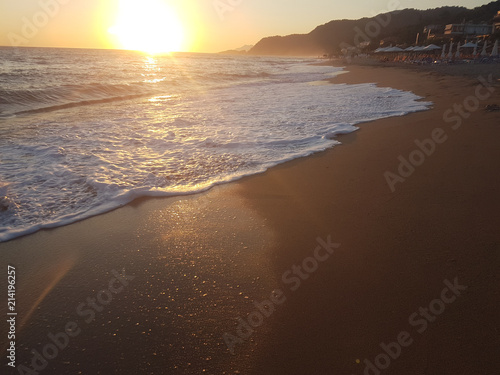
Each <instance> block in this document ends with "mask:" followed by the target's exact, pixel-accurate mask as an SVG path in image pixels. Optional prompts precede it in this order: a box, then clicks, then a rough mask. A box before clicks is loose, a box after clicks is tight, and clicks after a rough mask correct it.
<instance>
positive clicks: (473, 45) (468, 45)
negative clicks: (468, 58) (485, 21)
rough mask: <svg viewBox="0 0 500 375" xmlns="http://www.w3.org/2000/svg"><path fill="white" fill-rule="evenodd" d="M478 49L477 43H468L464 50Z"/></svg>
mask: <svg viewBox="0 0 500 375" xmlns="http://www.w3.org/2000/svg"><path fill="white" fill-rule="evenodd" d="M476 47H477V44H475V43H472V42H468V43H465V44H464V45H463V46H462V48H476Z"/></svg>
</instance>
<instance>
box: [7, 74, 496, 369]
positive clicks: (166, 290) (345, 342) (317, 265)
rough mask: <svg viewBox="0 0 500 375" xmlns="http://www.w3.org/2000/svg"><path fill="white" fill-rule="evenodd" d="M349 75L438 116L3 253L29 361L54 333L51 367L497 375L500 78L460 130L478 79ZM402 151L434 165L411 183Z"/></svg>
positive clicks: (365, 130)
mask: <svg viewBox="0 0 500 375" xmlns="http://www.w3.org/2000/svg"><path fill="white" fill-rule="evenodd" d="M348 69H349V70H350V73H349V74H343V75H341V76H339V77H337V78H335V79H334V82H335V83H362V82H376V83H378V84H379V85H380V86H387V87H394V88H397V89H404V90H410V91H413V92H415V93H416V94H417V95H420V96H422V97H423V98H424V100H426V101H432V102H434V106H433V109H432V110H429V111H426V112H420V113H415V114H411V115H408V116H404V117H397V118H390V119H384V120H379V121H375V122H371V123H366V124H363V125H361V126H360V127H361V130H360V131H358V132H356V133H352V134H349V135H344V136H342V137H340V138H339V140H340V141H341V142H342V145H341V146H338V147H334V148H333V149H330V150H327V151H325V152H323V153H319V154H316V155H313V156H311V157H308V158H303V159H300V160H295V161H292V162H289V163H286V164H283V165H281V166H278V167H275V168H272V169H271V170H269V171H268V172H266V173H264V174H261V175H257V176H252V177H248V178H245V179H243V180H241V181H239V182H236V183H232V184H228V185H224V186H220V187H217V188H215V189H212V190H211V191H209V192H207V193H205V194H200V195H196V196H192V197H179V198H171V199H147V200H140V201H137V202H135V203H134V204H132V205H128V206H126V207H124V208H121V209H119V210H116V211H113V212H111V213H108V214H105V215H101V216H98V217H94V218H92V219H89V220H85V221H83V222H80V223H76V224H73V225H70V226H67V227H63V228H58V229H55V230H50V231H42V232H39V233H36V234H34V235H31V236H27V237H24V238H20V239H17V240H14V241H11V242H8V243H4V244H0V252H1V257H2V258H1V259H2V268H3V269H6V268H7V264H12V265H14V266H15V267H16V272H17V293H16V298H17V301H16V302H17V305H16V308H17V312H18V314H19V315H18V316H17V318H16V319H17V338H16V343H17V347H18V348H17V358H16V360H17V363H16V364H17V365H21V364H22V365H26V366H27V367H29V366H30V365H31V362H32V358H33V357H34V356H35V357H36V353H37V352H38V353H41V355H44V354H43V350H44V348H45V354H47V355H49V356H51V355H54V354H55V353H54V350H53V348H52V347H51V343H52V341H51V340H52V339H51V338H50V337H49V336H48V335H49V333H52V334H53V335H56V336H57V337H59V338H60V340H61V341H59V344H60V348H57V353H56V356H55V358H53V359H49V360H47V361H46V362H45V361H44V360H40V357H39V358H38V360H39V361H38V362H33V364H34V365H35V366H39V368H40V371H39V372H40V373H42V374H205V373H206V374H235V373H239V374H266V375H267V374H269V375H274V374H301V375H302V374H363V373H364V372H365V367H366V366H368V368H370V370H366V373H367V374H377V373H378V371H380V373H383V374H405V375H413V374H415V375H417V374H436V375H437V374H439V375H443V374H450V375H451V374H453V375H457V374H485V375H486V374H488V375H489V374H495V373H497V372H498V367H499V366H500V359H499V356H498V350H499V348H500V330H499V329H500V323H499V321H498V313H499V307H500V294H499V291H498V287H499V285H500V284H499V281H500V276H499V274H498V269H499V265H500V255H499V252H500V246H499V237H500V235H499V231H498V228H499V224H500V199H498V192H499V191H500V175H499V173H498V171H499V166H500V165H499V164H500V147H498V140H499V139H500V121H499V120H500V113H499V112H487V111H485V110H484V107H485V106H486V105H489V104H500V94H499V93H500V87H499V86H498V82H497V81H495V83H494V86H493V88H491V90H488V88H484V89H481V90H480V91H478V92H479V94H480V96H481V97H482V98H483V99H484V100H483V99H482V100H479V99H478V100H477V104H478V107H479V108H478V109H477V110H476V111H473V112H472V113H469V112H468V111H464V110H463V111H462V113H463V114H464V115H465V116H460V118H461V126H460V127H458V120H457V118H456V117H450V116H456V115H455V114H449V115H448V116H449V118H450V119H451V118H454V120H450V121H448V122H446V121H445V120H443V114H444V113H445V112H446V111H448V110H449V109H451V110H452V111H453V109H454V105H455V104H457V105H464V101H466V102H465V105H466V106H468V107H467V108H470V107H471V105H472V106H474V105H475V104H476V101H475V100H474V99H469V97H472V98H473V97H474V96H475V95H476V88H477V86H478V84H479V82H478V81H477V79H474V78H473V77H470V76H469V77H462V76H458V77H457V76H447V75H443V74H436V73H435V72H432V71H427V70H424V71H413V70H408V69H400V68H397V67H373V66H358V65H353V66H349V67H348ZM484 73H487V72H484ZM494 78H495V79H497V78H500V77H494ZM488 93H489V94H490V95H489V97H487V98H486V96H487V94H488ZM463 117H467V118H463ZM453 127H455V128H456V130H454V129H453ZM436 129H438V130H436ZM439 129H442V130H441V131H440V130H439ZM433 136H434V141H432V143H433V144H434V146H432V143H429V142H428V141H426V140H428V139H432V137H433ZM416 141H418V142H417V143H418V144H420V145H422V144H423V145H424V146H422V147H424V149H425V150H426V151H425V152H426V153H424V151H422V152H421V153H420V154H419V153H418V150H419V146H417V143H416ZM438 141H439V143H438ZM425 147H427V148H425ZM411 155H412V156H413V158H412V159H411V158H410V156H411ZM422 155H423V157H422ZM400 156H401V157H402V159H404V160H410V159H411V160H413V161H415V162H418V163H417V164H419V166H418V167H413V168H412V167H411V166H408V165H407V166H406V169H405V168H404V167H402V169H401V171H402V172H403V173H404V174H405V176H403V177H402V176H401V175H399V177H398V173H399V172H398V167H399V165H400V163H401V160H402V159H398V158H399V157H400ZM413 169H414V170H413ZM386 172H391V173H392V175H391V181H392V182H393V188H394V189H393V190H395V191H394V192H393V191H392V190H391V188H390V186H389V184H388V182H387V179H386V176H384V174H386ZM395 179H396V180H397V181H398V182H396V183H394V181H396V180H395ZM401 180H404V181H401ZM328 236H330V242H331V243H330V242H329V241H327V238H328ZM318 238H321V239H322V240H323V242H321V241H320V242H318ZM325 241H326V243H325ZM334 243H335V244H339V245H333V244H334ZM321 244H322V245H321ZM318 246H319V247H318ZM294 266H295V267H294ZM298 267H301V268H300V269H298ZM123 270H125V271H123ZM294 272H295V273H294ZM120 274H121V275H120ZM445 280H448V281H449V282H451V286H450V285H449V283H446V282H445ZM453 284H458V286H457V285H455V286H453ZM0 286H1V287H2V289H3V290H5V289H6V288H5V287H4V286H6V274H5V277H2V281H1V282H0ZM460 286H467V289H466V290H462V288H461V287H460ZM122 287H123V288H122ZM445 289H446V290H445ZM264 300H268V301H273V302H272V303H273V305H272V307H269V306H268V307H267V308H266V307H263V306H262V305H261V306H260V309H261V310H262V311H259V307H258V305H255V303H256V302H259V303H260V302H262V301H264ZM4 305H5V304H4ZM421 307H422V308H425V309H426V310H419V309H420V308H421ZM0 313H1V314H2V315H3V316H5V313H6V311H5V306H2V307H1V308H0ZM249 314H250V316H249ZM266 315H268V316H266ZM238 318H242V320H246V321H247V323H241V322H242V320H238ZM248 319H250V323H251V324H254V325H255V326H256V327H250V325H249V324H248ZM426 322H427V323H426ZM71 323H74V324H71ZM66 327H68V328H69V329H68V330H67V331H66V332H65V328H66ZM424 327H425V329H424ZM238 328H239V330H238ZM6 330H7V325H6V324H3V325H2V326H1V328H0V334H1V335H2V337H6ZM61 332H65V333H64V334H60V333H61ZM225 334H226V335H225ZM224 335H225V336H224ZM52 337H54V336H52ZM65 337H67V338H68V339H67V340H66V341H67V342H66V341H65V339H64V338H65ZM224 338H225V339H226V341H228V342H229V343H230V344H233V346H232V349H234V355H231V354H230V352H229V350H228V348H227V345H226V343H225V342H224ZM398 338H399V343H398V344H397V345H395V344H391V343H393V342H397V341H398ZM2 342H4V340H2ZM65 343H66V344H67V346H65V345H63V344H65ZM381 343H384V344H386V349H387V351H389V352H390V353H389V354H384V353H386V352H385V351H384V349H383V348H382V347H381V346H380V345H381ZM54 347H55V346H54ZM398 348H401V349H400V350H399V349H398ZM5 349H6V348H5ZM32 349H35V350H36V352H34V353H35V354H33V353H32V352H31V350H32ZM2 350H4V348H3V347H2ZM51 350H52V351H51ZM390 355H392V357H394V358H391V357H390ZM4 363H6V359H5V358H4V359H3V362H2V365H3V364H4ZM377 365H378V366H379V367H380V368H383V369H382V370H378V369H377V368H376V366H377ZM42 367H44V368H43V369H42ZM3 368H4V369H5V368H6V367H3ZM6 373H19V372H17V371H12V372H9V371H7V372H6Z"/></svg>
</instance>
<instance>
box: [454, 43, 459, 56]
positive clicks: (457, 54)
mask: <svg viewBox="0 0 500 375" xmlns="http://www.w3.org/2000/svg"><path fill="white" fill-rule="evenodd" d="M455 57H456V58H457V59H459V58H460V42H458V44H457V53H456V54H455Z"/></svg>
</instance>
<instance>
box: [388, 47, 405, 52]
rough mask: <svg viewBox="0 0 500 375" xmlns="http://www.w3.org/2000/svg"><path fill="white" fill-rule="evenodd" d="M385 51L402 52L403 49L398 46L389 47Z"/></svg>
mask: <svg viewBox="0 0 500 375" xmlns="http://www.w3.org/2000/svg"><path fill="white" fill-rule="evenodd" d="M385 52H403V50H402V49H401V48H399V47H391V48H389V49H387V50H386V51H385Z"/></svg>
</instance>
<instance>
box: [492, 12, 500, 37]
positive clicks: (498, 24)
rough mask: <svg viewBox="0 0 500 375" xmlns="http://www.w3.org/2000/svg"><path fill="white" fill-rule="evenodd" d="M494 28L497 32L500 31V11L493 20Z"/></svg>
mask: <svg viewBox="0 0 500 375" xmlns="http://www.w3.org/2000/svg"><path fill="white" fill-rule="evenodd" d="M493 27H494V28H495V32H498V31H500V10H499V11H498V13H497V15H496V16H495V18H493Z"/></svg>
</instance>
